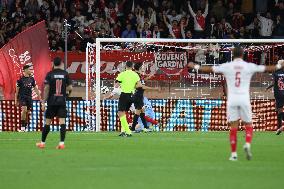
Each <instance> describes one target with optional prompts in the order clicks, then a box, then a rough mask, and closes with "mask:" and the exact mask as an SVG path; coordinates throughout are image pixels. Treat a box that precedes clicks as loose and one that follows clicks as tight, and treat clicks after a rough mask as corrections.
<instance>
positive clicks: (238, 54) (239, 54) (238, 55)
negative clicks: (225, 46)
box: [233, 46, 244, 58]
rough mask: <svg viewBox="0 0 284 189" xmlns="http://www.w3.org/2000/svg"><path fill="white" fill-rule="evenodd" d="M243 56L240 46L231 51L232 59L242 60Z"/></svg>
mask: <svg viewBox="0 0 284 189" xmlns="http://www.w3.org/2000/svg"><path fill="white" fill-rule="evenodd" d="M243 56H244V49H243V48H242V47H240V46H236V47H235V48H234V50H233V57H234V58H242V57H243Z"/></svg>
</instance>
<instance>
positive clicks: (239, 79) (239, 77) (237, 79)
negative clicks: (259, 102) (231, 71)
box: [235, 72, 241, 87]
mask: <svg viewBox="0 0 284 189" xmlns="http://www.w3.org/2000/svg"><path fill="white" fill-rule="evenodd" d="M240 85H241V72H236V77H235V86H236V87H240Z"/></svg>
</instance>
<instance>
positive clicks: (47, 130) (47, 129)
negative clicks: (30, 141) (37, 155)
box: [41, 125, 50, 143]
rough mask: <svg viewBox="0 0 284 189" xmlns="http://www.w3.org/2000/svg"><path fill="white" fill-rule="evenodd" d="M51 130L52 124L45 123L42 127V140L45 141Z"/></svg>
mask: <svg viewBox="0 0 284 189" xmlns="http://www.w3.org/2000/svg"><path fill="white" fill-rule="evenodd" d="M49 131H50V125H45V126H44V128H43V129H42V136H41V142H42V143H45V140H46V137H47V135H48V133H49Z"/></svg>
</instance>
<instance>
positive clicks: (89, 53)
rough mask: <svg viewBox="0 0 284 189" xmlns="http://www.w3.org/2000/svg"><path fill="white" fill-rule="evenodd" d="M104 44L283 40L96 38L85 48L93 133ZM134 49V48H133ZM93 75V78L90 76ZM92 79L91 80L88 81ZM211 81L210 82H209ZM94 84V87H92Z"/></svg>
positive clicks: (98, 121)
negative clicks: (92, 112) (93, 107)
mask: <svg viewBox="0 0 284 189" xmlns="http://www.w3.org/2000/svg"><path fill="white" fill-rule="evenodd" d="M105 43H116V44H118V43H123V44H124V43H138V44H143V45H145V44H151V45H153V46H158V45H159V44H175V45H178V44H231V45H232V46H234V45H236V44H237V45H238V44H243V43H245V44H256V45H257V44H280V43H281V44H284V39H161V38H97V39H96V43H95V44H90V43H88V44H87V48H86V101H87V104H88V105H87V106H89V107H90V106H91V105H92V103H94V102H92V101H93V100H95V103H94V105H95V122H94V120H93V118H94V117H93V116H92V115H91V113H90V114H89V115H88V116H87V117H88V119H89V120H88V124H90V125H89V126H90V127H92V128H95V129H94V130H95V131H100V124H101V85H100V84H101V73H100V71H101V49H102V48H103V44H105ZM134 48H135V47H134ZM93 75H95V78H92V76H93ZM90 78H92V79H93V80H92V79H90ZM210 81H211V80H210ZM93 83H95V86H94V85H93ZM90 88H93V89H94V88H95V94H94V98H91V96H90V94H91V93H90V92H91V91H90Z"/></svg>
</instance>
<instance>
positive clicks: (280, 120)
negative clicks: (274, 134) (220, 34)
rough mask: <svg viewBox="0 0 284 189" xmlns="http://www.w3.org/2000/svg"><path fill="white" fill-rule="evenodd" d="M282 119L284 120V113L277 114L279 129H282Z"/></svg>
mask: <svg viewBox="0 0 284 189" xmlns="http://www.w3.org/2000/svg"><path fill="white" fill-rule="evenodd" d="M282 118H283V115H282V113H278V114H277V129H279V128H281V126H282Z"/></svg>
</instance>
